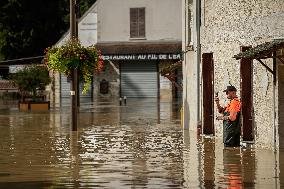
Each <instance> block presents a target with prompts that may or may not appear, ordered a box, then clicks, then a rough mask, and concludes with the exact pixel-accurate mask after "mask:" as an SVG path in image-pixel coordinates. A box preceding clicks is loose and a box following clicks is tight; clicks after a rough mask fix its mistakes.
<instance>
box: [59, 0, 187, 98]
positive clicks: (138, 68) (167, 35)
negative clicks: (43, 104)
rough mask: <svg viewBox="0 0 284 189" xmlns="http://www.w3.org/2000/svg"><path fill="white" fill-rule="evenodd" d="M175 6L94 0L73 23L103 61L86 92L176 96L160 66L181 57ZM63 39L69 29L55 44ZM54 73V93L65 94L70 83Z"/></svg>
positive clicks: (168, 1) (166, 1)
mask: <svg viewBox="0 0 284 189" xmlns="http://www.w3.org/2000/svg"><path fill="white" fill-rule="evenodd" d="M180 9H181V2H180V1H172V0H154V1H153V0H152V1H151V0H115V1H114V0H97V1H96V3H95V4H94V5H93V6H92V7H91V8H90V9H89V10H88V11H87V12H86V13H85V14H84V15H83V17H82V18H81V19H80V20H79V21H78V36H79V40H80V41H81V42H82V43H83V45H85V46H89V45H96V47H97V48H98V49H99V50H101V51H102V55H103V59H104V62H105V68H104V70H103V72H102V73H100V74H99V75H95V76H94V82H93V87H92V89H91V90H90V91H91V93H90V94H89V95H87V96H93V97H97V96H113V97H124V96H125V97H127V98H128V97H154V98H164V99H171V98H172V97H173V96H175V95H173V94H179V93H178V92H177V90H178V89H175V87H174V86H173V85H172V83H171V82H170V81H169V80H168V79H166V78H164V77H162V76H161V75H160V74H159V69H160V67H161V66H164V65H168V64H172V63H175V62H177V61H180V59H181V40H182V36H181V23H182V22H181V15H180V14H176V13H177V12H180ZM169 10H171V11H169ZM110 12H111V13H112V14H110ZM66 39H69V35H68V33H67V34H66V35H65V36H63V37H62V39H61V40H60V41H59V42H58V45H60V44H62V43H63V42H64V41H65V40H66ZM56 77H57V79H56V82H57V83H56V84H55V86H57V87H55V89H56V90H57V93H56V94H57V96H60V97H61V98H62V97H69V89H70V83H69V81H68V80H67V78H66V77H65V76H64V75H57V76H56ZM176 96H180V95H176Z"/></svg>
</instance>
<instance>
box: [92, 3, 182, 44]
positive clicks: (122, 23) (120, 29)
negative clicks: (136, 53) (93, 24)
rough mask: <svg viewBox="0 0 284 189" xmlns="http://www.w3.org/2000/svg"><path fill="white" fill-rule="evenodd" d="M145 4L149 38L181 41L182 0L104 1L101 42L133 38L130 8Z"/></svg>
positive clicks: (100, 27) (101, 15) (99, 31)
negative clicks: (131, 34)
mask: <svg viewBox="0 0 284 189" xmlns="http://www.w3.org/2000/svg"><path fill="white" fill-rule="evenodd" d="M138 7H145V17H146V18H145V19H146V21H145V23H146V39H147V40H150V41H152V40H153V41H155V40H177V41H181V22H182V21H181V14H180V12H181V1H180V0H101V1H99V3H98V28H99V29H98V42H115V41H130V13H129V12H130V8H138Z"/></svg>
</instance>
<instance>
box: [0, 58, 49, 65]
mask: <svg viewBox="0 0 284 189" xmlns="http://www.w3.org/2000/svg"><path fill="white" fill-rule="evenodd" d="M43 58H44V56H35V57H27V58H19V59H12V60H3V61H0V66H11V65H25V64H41V63H42V60H43Z"/></svg>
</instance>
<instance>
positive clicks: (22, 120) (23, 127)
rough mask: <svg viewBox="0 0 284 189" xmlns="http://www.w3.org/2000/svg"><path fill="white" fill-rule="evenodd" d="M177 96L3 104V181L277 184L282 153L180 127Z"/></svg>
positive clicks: (41, 184)
mask: <svg viewBox="0 0 284 189" xmlns="http://www.w3.org/2000/svg"><path fill="white" fill-rule="evenodd" d="M178 110H179V104H177V103H169V102H161V103H157V102H155V100H153V101H151V100H150V101H149V100H140V101H139V100H137V99H135V100H131V99H129V100H128V101H127V104H126V105H123V106H119V105H118V103H117V102H109V101H103V100H100V101H99V102H95V103H91V102H88V101H86V102H82V103H81V108H80V114H79V124H78V125H79V128H78V132H72V131H70V112H69V111H70V106H69V105H68V103H64V104H62V105H61V106H60V108H55V109H52V110H51V111H50V112H19V111H18V109H17V107H16V105H15V104H10V105H7V104H5V105H4V104H2V105H0V188H1V189H2V188H3V189H6V188H7V189H8V188H9V189H10V188H21V189H22V188H29V189H30V188H110V189H111V188H121V189H124V188H125V189H127V188H131V189H132V188H149V189H155V188H163V189H165V188H176V189H182V188H265V189H266V188H280V187H281V185H280V184H281V180H282V179H281V176H282V175H281V174H280V172H281V167H282V164H281V161H280V160H281V158H279V157H281V154H280V155H279V153H273V151H270V150H259V149H251V148H226V149H224V148H223V145H222V141H220V140H219V139H215V138H210V137H200V136H197V135H196V134H195V133H191V132H184V131H183V129H182V128H181V127H180V121H179V119H180V117H179V112H178Z"/></svg>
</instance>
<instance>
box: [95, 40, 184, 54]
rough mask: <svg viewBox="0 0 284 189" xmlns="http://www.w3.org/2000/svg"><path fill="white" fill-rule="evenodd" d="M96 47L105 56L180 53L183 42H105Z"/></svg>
mask: <svg viewBox="0 0 284 189" xmlns="http://www.w3.org/2000/svg"><path fill="white" fill-rule="evenodd" d="M96 47H97V48H98V49H99V50H101V52H102V54H103V55H110V54H112V55H113V54H116V55H125V54H159V53H180V52H181V51H182V43H181V41H167V42H163V41H155V42H151V41H150V42H149V41H147V42H104V43H97V44H96Z"/></svg>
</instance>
